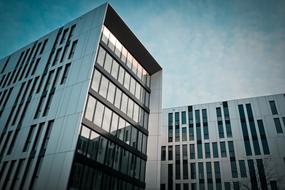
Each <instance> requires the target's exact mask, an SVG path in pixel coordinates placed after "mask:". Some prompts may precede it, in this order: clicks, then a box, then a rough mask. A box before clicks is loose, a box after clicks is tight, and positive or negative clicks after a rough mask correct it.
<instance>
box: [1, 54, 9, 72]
mask: <svg viewBox="0 0 285 190" xmlns="http://www.w3.org/2000/svg"><path fill="white" fill-rule="evenodd" d="M9 61H10V56H9V57H8V58H7V59H6V61H5V64H4V66H3V68H2V70H1V74H2V73H4V71H5V69H6V67H7V65H8V63H9Z"/></svg>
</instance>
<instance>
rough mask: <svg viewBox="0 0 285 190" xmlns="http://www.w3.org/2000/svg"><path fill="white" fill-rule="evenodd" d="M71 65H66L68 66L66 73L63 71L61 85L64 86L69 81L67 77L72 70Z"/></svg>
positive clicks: (65, 69)
mask: <svg viewBox="0 0 285 190" xmlns="http://www.w3.org/2000/svg"><path fill="white" fill-rule="evenodd" d="M70 65H71V63H68V64H66V66H65V68H64V71H63V75H62V78H61V81H60V84H64V83H65V81H66V79H67V76H68V73H69V70H70Z"/></svg>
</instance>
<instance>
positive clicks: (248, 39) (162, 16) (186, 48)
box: [0, 0, 285, 107]
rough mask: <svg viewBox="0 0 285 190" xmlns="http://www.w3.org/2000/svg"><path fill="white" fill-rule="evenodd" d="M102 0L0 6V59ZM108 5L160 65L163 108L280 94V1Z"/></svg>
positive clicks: (283, 68) (283, 29) (283, 71)
mask: <svg viewBox="0 0 285 190" xmlns="http://www.w3.org/2000/svg"><path fill="white" fill-rule="evenodd" d="M103 2H105V1H98V0H97V1H94V0H82V1H76V0H68V1H56V0H49V1H47V0H41V1H36V0H21V1H18V0H17V1H16V0H9V1H4V0H0V26H1V30H0V36H1V38H0V57H1V58H2V57H4V56H6V55H8V54H9V53H11V52H13V51H15V50H17V49H19V48H21V47H22V46H24V45H26V44H28V43H30V42H32V41H34V40H36V39H37V38H39V37H41V36H43V35H44V34H46V33H48V32H50V31H51V30H53V29H55V28H57V27H59V26H61V25H63V24H65V23H66V22H68V21H70V20H72V19H74V18H76V17H78V16H81V15H82V14H84V13H85V12H87V11H88V10H91V9H93V8H95V7H97V6H98V5H100V4H101V3H103ZM109 2H110V3H111V5H112V6H113V7H114V9H115V10H116V11H117V12H118V13H119V15H120V16H121V17H122V18H123V19H124V21H125V22H126V23H127V24H128V25H129V27H130V28H131V29H132V30H133V32H134V33H135V34H136V35H137V37H138V38H139V39H140V40H141V42H142V43H143V44H144V45H145V47H146V48H147V49H148V50H149V51H150V52H151V54H152V55H153V56H154V57H155V59H156V60H157V61H158V62H159V63H160V65H161V66H162V67H163V69H164V74H163V107H172V106H180V105H190V104H197V103H207V102H213V101H221V100H228V99H235V98H243V97H251V96H260V95H268V94H274V93H285V88H284V87H285V8H284V7H285V1H282V0H279V1H278V0H274V1H265V0H231V1H229V0H199V1H197V0H195V1H194V0H193V1H192V0H185V1H182V0H176V1H173V0H157V1H154V0H150V1H142V0H138V1H136V0H129V1H128V0H121V1H118V0H117V1H116V0H113V1H112V0H111V1H109Z"/></svg>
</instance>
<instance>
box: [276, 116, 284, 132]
mask: <svg viewBox="0 0 285 190" xmlns="http://www.w3.org/2000/svg"><path fill="white" fill-rule="evenodd" d="M274 124H275V128H276V131H277V133H283V130H282V127H281V122H280V120H279V118H274Z"/></svg>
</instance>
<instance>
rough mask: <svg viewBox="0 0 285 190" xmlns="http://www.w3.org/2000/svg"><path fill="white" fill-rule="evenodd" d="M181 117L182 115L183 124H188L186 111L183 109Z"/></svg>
mask: <svg viewBox="0 0 285 190" xmlns="http://www.w3.org/2000/svg"><path fill="white" fill-rule="evenodd" d="M181 117H182V124H186V111H183V112H182V113H181Z"/></svg>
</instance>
